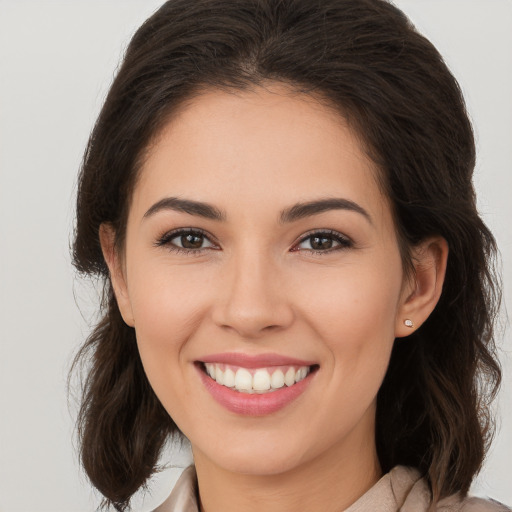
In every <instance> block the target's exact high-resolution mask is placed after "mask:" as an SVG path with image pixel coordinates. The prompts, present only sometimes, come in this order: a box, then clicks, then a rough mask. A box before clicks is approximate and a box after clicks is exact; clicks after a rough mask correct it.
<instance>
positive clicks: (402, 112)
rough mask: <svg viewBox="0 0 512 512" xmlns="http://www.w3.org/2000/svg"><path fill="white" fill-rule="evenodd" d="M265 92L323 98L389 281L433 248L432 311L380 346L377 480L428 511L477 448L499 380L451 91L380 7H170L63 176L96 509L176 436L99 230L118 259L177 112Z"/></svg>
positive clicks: (124, 489) (134, 486)
mask: <svg viewBox="0 0 512 512" xmlns="http://www.w3.org/2000/svg"><path fill="white" fill-rule="evenodd" d="M269 82H278V83H284V84H287V85H289V86H291V87H292V88H293V89H294V90H296V91H298V92H301V93H305V94H311V95H314V96H316V97H319V98H322V99H323V100H324V101H325V102H326V103H327V104H329V105H331V106H332V107H334V108H335V109H336V110H337V111H338V112H339V114H340V116H343V117H344V118H345V119H346V120H347V121H348V123H349V124H350V126H351V127H352V129H353V130H354V132H355V133H356V134H358V136H359V137H360V139H361V140H362V142H363V144H364V147H365V149H366V151H367V152H368V154H369V156H370V157H371V158H372V159H373V161H374V162H375V163H376V165H377V167H378V168H379V169H380V178H381V183H382V187H383V188H384V191H385V193H386V194H387V196H388V197H389V199H390V202H391V204H392V208H393V213H394V218H395V225H396V231H397V234H398V239H399V243H400V247H401V250H402V256H403V260H404V268H410V262H411V260H410V258H411V256H410V248H411V247H413V246H414V245H415V244H417V243H418V242H420V241H421V240H423V239H425V238H426V237H429V236H431V235H440V236H442V237H444V238H445V239H446V240H447V242H448V244H449V249H450V253H449V258H448V268H447V274H446V280H445V283H444V288H443V292H442V296H441V298H440V301H439V303H438V305H437V307H436V308H435V310H434V311H433V313H432V314H431V315H430V317H429V318H428V320H427V321H426V322H425V323H424V324H423V325H422V326H421V327H420V328H419V329H418V330H417V331H416V332H414V333H413V334H411V335H410V336H409V338H408V339H407V341H400V340H396V342H395V346H394V348H393V352H392V356H391V361H390V364H389V369H388V371H387V374H386V377H385V379H384V382H383V384H382V387H381V388H380V391H379V394H378V399H377V422H376V441H377V449H378V456H379V460H380V464H381V467H382V469H383V471H385V472H386V471H388V470H390V469H391V468H392V467H393V466H395V465H397V464H404V465H408V466H414V467H417V468H419V470H420V471H421V472H422V473H423V474H424V475H425V476H426V477H427V479H428V482H429V484H430V488H431V491H432V495H433V500H434V501H436V500H437V499H439V498H442V497H445V496H447V495H450V494H452V493H455V492H461V493H462V494H465V493H466V492H467V491H468V489H469V486H470V484H471V481H472V479H473V477H474V476H475V474H476V473H477V472H478V470H479V469H480V467H481V464H482V461H483V458H484V455H485V453H486V449H487V447H488V443H489V441H490V439H491V437H492V433H493V422H492V417H491V414H490V410H489V405H490V402H491V400H492V399H493V398H494V395H495V393H496V392H497V389H498V387H499V383H500V379H501V372H500V367H499V364H498V361H497V359H496V355H495V344H494V335H493V325H494V320H495V317H496V313H497V309H498V305H499V298H500V293H499V283H498V280H497V277H496V272H495V270H494V262H495V259H496V247H495V240H494V238H493V236H492V234H491V233H490V231H489V230H488V229H487V227H486V226H485V225H484V223H483V222H482V220H481V219H480V217H479V216H478V213H477V210H476V204H475V193H474V189H473V185H472V173H473V168H474V164H475V145H474V138H473V132H472V127H471V123H470V121H469V119H468V115H467V112H466V108H465V104H464V100H463V98H462V94H461V91H460V88H459V86H458V84H457V81H456V80H455V78H454V77H453V76H452V74H451V73H450V71H449V70H448V68H447V66H446V65H445V63H444V62H443V59H442V57H441V56H440V55H439V53H438V52H437V50H436V49H435V48H434V46H433V45H432V44H431V43H430V42H429V41H428V40H427V39H425V38H424V37H423V36H421V35H420V34H419V33H418V32H417V31H416V30H415V28H414V27H413V25H412V24H411V23H410V21H409V20H408V19H407V18H406V16H405V15H404V14H403V13H402V12H401V11H400V10H399V9H397V8H396V7H394V6H393V5H392V4H390V3H388V2H387V1H384V0H194V1H190V0H171V1H169V2H167V3H165V4H164V5H163V6H162V7H161V8H160V9H159V10H158V11H157V12H156V13H155V14H154V15H152V16H151V17H150V18H149V19H148V20H147V21H146V22H145V23H144V24H143V25H142V26H141V27H140V29H139V30H138V31H137V32H136V34H135V35H134V37H133V39H132V41H131V42H130V44H129V46H128V48H127V51H126V54H125V57H124V61H123V63H122V65H121V67H120V69H119V71H118V73H117V76H116V77H115V79H114V82H113V84H112V86H111V88H110V92H109V94H108V96H107V98H106V101H105V104H104V106H103V109H102V111H101V113H100V115H99V118H98V120H97V122H96V125H95V126H94V129H93V132H92V134H91V136H90V139H89V142H88V145H87V148H86V151H85V155H84V158H83V164H82V168H81V173H80V177H79V186H78V199H77V213H76V232H75V240H74V246H73V257H74V265H75V267H76V268H77V270H78V271H79V272H80V273H82V274H87V275H90V276H95V277H99V278H100V279H101V280H103V282H104V285H105V292H104V300H103V304H102V317H101V320H100V321H99V323H98V324H97V326H96V328H95V329H94V330H93V331H92V333H91V335H90V336H89V338H88V339H87V341H86V342H85V344H84V345H83V347H82V348H81V350H80V352H79V353H78V355H77V358H76V360H75V365H74V367H76V366H77V365H78V366H83V364H85V367H86V368H87V373H86V375H85V380H84V381H83V390H82V402H81V408H80V411H79V417H78V423H77V425H78V434H79V440H80V455H81V462H82V464H83V466H84V468H85V471H86V472H87V475H88V476H89V478H90V480H91V482H92V483H93V485H94V486H95V487H96V488H97V489H99V491H100V492H101V493H102V494H103V495H104V497H105V500H104V501H103V505H104V506H105V507H108V506H114V508H115V509H116V510H118V511H123V510H126V509H128V508H129V503H130V498H131V496H132V495H133V494H134V493H135V492H136V491H137V490H138V489H139V488H140V487H141V486H144V484H145V483H146V482H147V479H148V478H149V477H150V476H151V474H152V473H153V472H154V471H156V470H157V462H158V457H159V454H160V452H161V450H162V447H163V445H164V444H165V441H166V440H167V439H168V438H169V436H170V435H172V434H173V433H177V427H176V425H175V424H174V422H173V420H172V418H171V417H170V416H169V415H168V413H167V412H166V411H165V410H164V408H163V406H162V405H161V404H160V402H159V401H158V399H157V398H156V396H155V394H154V392H153V390H152V389H151V387H150V385H149V382H148V380H147V378H146V375H145V373H144V371H143V367H142V364H141V361H140V357H139V354H138V350H137V344H136V337H135V331H134V329H132V328H131V327H128V326H127V325H126V324H125V323H124V322H123V320H122V318H121V315H120V313H119V309H118V307H117V304H116V300H115V297H114V294H113V291H112V286H111V282H110V278H109V273H108V269H107V266H106V263H105V261H104V259H103V256H102V252H101V247H100V242H99V236H98V232H99V227H100V225H101V224H102V223H110V224H111V225H113V226H114V228H115V231H116V236H117V244H118V245H119V247H122V244H123V237H124V232H125V227H126V220H127V213H128V207H129V202H130V197H131V192H132V190H133V188H134V186H135V182H136V178H137V174H138V171H139V169H140V167H141V162H142V160H143V158H144V153H145V150H146V148H147V147H148V145H149V144H150V142H151V141H152V140H153V139H154V137H155V136H156V135H158V133H159V131H160V130H161V128H162V127H163V126H164V124H165V123H166V122H168V120H169V119H170V118H172V115H173V113H174V112H176V110H177V109H178V108H179V107H180V106H181V105H183V103H184V102H185V101H188V100H190V99H193V98H194V97H195V96H197V95H199V94H201V92H202V91H205V90H208V89H211V88H220V89H224V90H225V89H231V90H232V89H235V90H243V89H248V88H252V87H254V86H258V85H264V84H265V83H269ZM178 434H179V433H178Z"/></svg>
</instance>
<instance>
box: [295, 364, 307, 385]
mask: <svg viewBox="0 0 512 512" xmlns="http://www.w3.org/2000/svg"><path fill="white" fill-rule="evenodd" d="M307 374H308V370H307V368H304V367H302V368H299V369H298V370H297V373H296V374H295V382H299V381H301V380H302V379H304V378H305V377H306V375H307Z"/></svg>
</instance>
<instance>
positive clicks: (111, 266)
mask: <svg viewBox="0 0 512 512" xmlns="http://www.w3.org/2000/svg"><path fill="white" fill-rule="evenodd" d="M99 235H100V244H101V250H102V252H103V257H104V258H105V262H106V263H107V266H108V270H109V272H110V281H111V282H112V287H113V288H114V294H115V296H116V300H117V305H118V307H119V311H120V312H121V316H122V317H123V320H124V321H125V323H126V324H127V325H129V326H130V327H134V325H135V324H134V321H133V311H132V305H131V302H130V297H129V294H128V287H127V284H126V276H125V274H126V272H125V270H124V268H123V261H122V257H121V255H120V254H119V251H118V249H117V248H116V244H115V239H116V233H115V230H114V228H113V227H112V225H110V224H106V223H103V224H101V225H100V230H99Z"/></svg>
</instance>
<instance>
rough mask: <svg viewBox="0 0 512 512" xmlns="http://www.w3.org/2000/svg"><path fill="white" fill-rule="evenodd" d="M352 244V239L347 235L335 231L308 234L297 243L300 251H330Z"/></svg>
mask: <svg viewBox="0 0 512 512" xmlns="http://www.w3.org/2000/svg"><path fill="white" fill-rule="evenodd" d="M351 246H352V241H351V240H350V239H349V238H347V237H346V236H344V235H342V234H341V233H338V232H336V231H333V232H330V231H329V232H319V233H313V234H311V235H309V236H306V237H305V238H303V239H302V240H301V242H300V243H299V244H298V245H297V250H299V251H310V252H330V251H336V250H339V249H346V248H348V247H351Z"/></svg>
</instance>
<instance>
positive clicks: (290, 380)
mask: <svg viewBox="0 0 512 512" xmlns="http://www.w3.org/2000/svg"><path fill="white" fill-rule="evenodd" d="M284 383H285V384H286V385H287V386H293V385H294V384H295V370H294V369H293V368H289V369H288V371H287V372H286V374H285V376H284Z"/></svg>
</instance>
